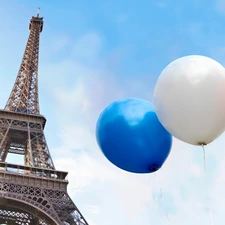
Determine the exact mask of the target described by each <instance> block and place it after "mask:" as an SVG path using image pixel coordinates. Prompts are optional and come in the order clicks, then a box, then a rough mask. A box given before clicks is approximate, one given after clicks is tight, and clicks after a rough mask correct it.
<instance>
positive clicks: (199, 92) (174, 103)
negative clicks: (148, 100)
mask: <svg viewBox="0 0 225 225" xmlns="http://www.w3.org/2000/svg"><path fill="white" fill-rule="evenodd" d="M154 105H155V110H156V114H157V116H158V118H159V120H160V122H161V123H162V125H163V126H164V127H165V128H166V129H167V130H168V131H169V132H170V133H171V134H172V135H173V136H174V137H176V138H178V139H180V140H182V141H184V142H187V143H190V144H193V145H206V144H208V143H210V142H212V141H213V140H214V139H216V138H217V137H218V136H220V135H221V134H222V133H223V132H224V130H225V69H224V67H223V66H222V65H220V64H219V63H218V62H216V61H215V60H213V59H211V58H208V57H205V56H200V55H191V56H186V57H182V58H179V59H177V60H175V61H173V62H172V63H170V64H169V65H168V66H167V67H166V68H165V69H164V70H163V71H162V73H161V74H160V76H159V79H158V81H157V83H156V86H155V91H154Z"/></svg>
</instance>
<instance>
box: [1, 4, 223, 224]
mask: <svg viewBox="0 0 225 225" xmlns="http://www.w3.org/2000/svg"><path fill="white" fill-rule="evenodd" d="M37 7H41V12H40V16H43V17H44V28H43V32H42V33H41V41H40V59H39V99H40V109H41V114H42V115H44V116H45V117H46V118H47V124H46V127H45V136H46V139H47V142H48V146H49V149H50V152H51V155H52V158H53V161H54V164H55V166H56V168H57V169H58V170H64V171H68V172H69V175H68V179H69V185H68V192H69V194H70V196H71V197H72V199H73V201H74V203H75V204H76V206H77V207H78V208H79V210H80V211H81V213H82V214H83V216H84V217H85V219H86V220H87V221H88V223H89V225H106V224H107V225H115V224H116V225H128V224H129V225H142V224H145V225H147V224H148V225H169V224H170V225H180V224H182V225H189V224H204V225H213V224H215V225H216V224H223V221H224V220H225V214H224V208H225V203H224V202H225V201H224V200H225V195H224V190H225V177H224V170H225V163H224V161H225V151H224V149H225V134H223V135H221V136H220V137H219V138H218V139H216V140H215V141H214V142H213V143H211V144H209V145H208V146H206V166H207V170H206V175H205V173H204V160H203V152H202V149H201V147H196V146H192V145H189V144H186V143H184V142H181V141H179V140H177V139H175V138H173V146H172V151H171V154H170V155H169V157H168V159H167V161H166V162H165V164H164V165H163V167H162V168H161V169H160V170H159V171H157V173H155V174H134V173H129V172H126V171H123V170H121V169H119V168H117V167H115V166H114V165H112V164H111V163H110V162H109V161H108V160H107V159H106V158H105V157H104V156H103V154H102V153H101V151H100V149H99V148H98V145H97V143H96V139H95V125H96V121H97V119H98V116H99V114H100V113H101V111H102V110H103V109H104V108H105V107H106V106H107V105H108V104H109V103H111V102H112V101H115V100H119V99H123V98H127V97H135V98H141V99H144V100H147V101H150V102H152V101H153V91H154V87H155V84H156V81H157V78H158V77H159V75H160V73H161V71H162V70H163V69H164V68H165V66H166V65H168V64H169V63H170V62H172V61H173V60H175V59H177V58H179V57H181V56H185V55H190V54H200V55H205V56H208V57H211V58H213V59H215V60H217V61H218V62H220V63H221V64H222V65H225V31H224V30H225V29H224V27H225V23H224V21H225V1H224V0H198V1H195V0H189V1H178V0H174V1H165V0H164V1H163V0H162V1H155V0H152V1H147V0H140V1H135V0H129V1H127V0H124V1H119V0H108V1H103V0H98V1H88V0H76V1H72V0H71V1H53V0H49V1H46V0H33V1H30V0H1V5H0V27H1V30H0V108H2V109H3V108H4V106H5V104H6V101H7V99H8V97H9V94H10V92H11V89H12V86H13V83H14V81H15V78H16V75H17V72H18V69H19V66H20V63H21V59H22V56H23V52H24V49H25V45H26V42H27V38H28V35H29V30H28V25H29V20H30V19H31V16H33V15H35V14H36V12H37ZM161 190H162V197H161ZM167 216H168V218H169V221H168V220H167ZM211 218H212V219H213V221H212V219H211Z"/></svg>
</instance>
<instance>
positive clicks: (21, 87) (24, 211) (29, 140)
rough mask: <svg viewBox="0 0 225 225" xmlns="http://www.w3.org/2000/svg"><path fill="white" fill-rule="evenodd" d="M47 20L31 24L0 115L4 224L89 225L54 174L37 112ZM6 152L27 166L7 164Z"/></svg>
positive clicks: (60, 175) (59, 174)
mask: <svg viewBox="0 0 225 225" xmlns="http://www.w3.org/2000/svg"><path fill="white" fill-rule="evenodd" d="M42 29H43V18H42V17H39V11H38V13H37V15H36V16H33V17H32V18H31V20H30V24H29V30H30V34H29V38H28V41H27V45H26V48H25V52H24V55H23V59H22V63H21V65H20V69H19V72H18V75H17V77H16V81H15V84H14V86H13V89H12V92H11V94H10V97H9V99H8V101H7V103H6V106H5V109H4V110H0V224H8V225H11V224H20V225H88V223H87V222H86V220H85V219H84V217H83V216H82V215H81V213H80V212H79V210H78V208H77V207H76V206H75V204H74V203H73V201H72V200H71V198H70V197H69V195H68V193H67V185H68V181H67V179H66V176H67V172H63V171H58V170H56V169H55V166H54V164H53V160H52V158H51V155H50V152H49V149H48V146H47V142H46V139H45V136H44V128H45V123H46V119H45V117H44V116H42V115H41V114H40V112H39V101H38V56H39V39H40V33H41V31H42ZM8 153H13V154H20V155H23V156H24V164H23V165H18V164H13V163H7V162H6V157H7V154H8Z"/></svg>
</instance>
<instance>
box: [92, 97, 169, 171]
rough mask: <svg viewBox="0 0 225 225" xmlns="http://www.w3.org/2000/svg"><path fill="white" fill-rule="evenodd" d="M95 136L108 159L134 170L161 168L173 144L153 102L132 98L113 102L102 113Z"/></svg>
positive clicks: (119, 165)
mask: <svg viewBox="0 0 225 225" xmlns="http://www.w3.org/2000/svg"><path fill="white" fill-rule="evenodd" d="M96 138H97V142H98V144H99V147H100V148H101V150H102V152H103V154H104V155H105V156H106V158H107V159H108V160H109V161H111V162H112V163H113V164H114V165H116V166H117V167H119V168H121V169H123V170H126V171H129V172H134V173H151V172H154V171H156V170H158V169H159V168H160V167H161V166H162V165H163V163H164V161H165V160H166V158H167V157H168V155H169V153H170V149H171V145H172V136H171V135H170V134H169V133H168V132H167V131H166V130H165V128H164V127H163V126H162V125H161V123H160V122H159V120H158V118H157V116H156V113H155V111H154V107H153V105H152V104H151V103H149V102H147V101H144V100H141V99H133V98H129V99H124V100H120V101H116V102H113V103H111V104H110V105H109V106H108V107H107V108H106V109H105V110H104V111H103V112H102V113H101V115H100V117H99V119H98V121H97V126H96Z"/></svg>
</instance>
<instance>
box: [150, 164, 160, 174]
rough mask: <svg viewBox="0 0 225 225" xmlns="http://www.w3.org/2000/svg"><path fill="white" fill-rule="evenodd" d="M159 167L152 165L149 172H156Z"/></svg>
mask: <svg viewBox="0 0 225 225" xmlns="http://www.w3.org/2000/svg"><path fill="white" fill-rule="evenodd" d="M159 168H160V167H158V166H157V165H152V166H151V167H150V168H149V169H150V171H151V172H156V171H157V170H158V169H159Z"/></svg>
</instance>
